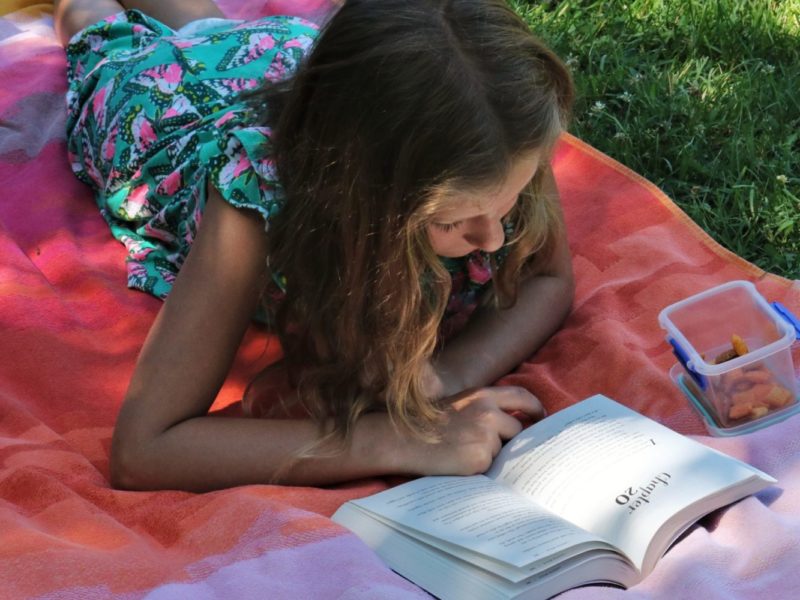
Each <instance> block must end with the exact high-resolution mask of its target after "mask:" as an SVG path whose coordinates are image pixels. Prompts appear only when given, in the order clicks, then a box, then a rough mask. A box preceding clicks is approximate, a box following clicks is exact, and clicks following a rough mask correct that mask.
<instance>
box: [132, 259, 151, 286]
mask: <svg viewBox="0 0 800 600" xmlns="http://www.w3.org/2000/svg"><path fill="white" fill-rule="evenodd" d="M127 267H128V287H133V288H141V287H142V286H143V285H144V284H145V283H146V282H147V269H146V268H145V266H144V265H143V264H141V263H138V262H136V261H132V260H129V261H128V264H127Z"/></svg>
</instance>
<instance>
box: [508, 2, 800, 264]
mask: <svg viewBox="0 0 800 600" xmlns="http://www.w3.org/2000/svg"><path fill="white" fill-rule="evenodd" d="M513 3H514V4H515V6H516V8H517V10H518V11H519V13H520V14H521V15H522V16H523V18H525V19H526V21H527V22H528V23H530V25H531V27H532V29H533V30H534V31H535V32H537V34H538V35H539V36H540V37H541V38H542V39H544V40H545V41H546V42H548V43H549V44H550V46H551V47H552V48H553V49H554V50H555V51H556V52H557V53H558V54H559V55H560V56H561V57H562V58H563V59H564V60H565V61H566V62H567V64H568V65H569V66H570V67H571V69H572V72H573V75H574V78H575V82H576V85H577V89H578V100H577V103H576V106H575V111H574V115H573V122H572V125H571V127H570V130H571V132H572V133H574V134H575V135H577V136H578V137H580V138H581V139H584V140H586V141H587V142H589V143H590V144H592V145H593V146H595V147H596V148H598V149H600V150H602V151H603V152H605V153H606V154H608V155H610V156H612V157H614V158H615V159H617V160H618V161H620V162H622V163H623V164H625V165H627V166H628V167H630V168H632V169H633V170H635V171H636V172H638V173H640V174H641V175H643V176H645V177H647V178H648V179H649V180H651V181H652V182H654V183H655V184H656V185H658V186H659V187H660V188H661V189H663V190H664V191H665V192H666V193H667V194H668V195H669V196H670V197H671V198H672V199H673V200H675V202H677V203H678V204H679V205H680V206H681V207H682V208H683V209H684V210H685V211H686V212H687V213H688V214H689V215H690V216H691V217H692V218H693V219H694V220H695V221H696V222H697V223H698V224H699V225H700V226H701V227H703V228H704V229H705V230H706V231H708V233H709V234H711V236H712V237H714V238H715V239H716V240H717V241H719V242H720V243H721V244H723V245H724V246H726V247H727V248H729V249H731V250H732V251H734V252H736V253H737V254H739V255H740V256H742V257H744V258H746V259H747V260H749V261H751V262H754V263H755V264H757V265H759V266H760V267H762V268H763V269H766V270H768V271H772V272H774V273H778V274H781V275H784V276H786V277H790V278H794V279H800V0H628V1H627V2H626V1H623V0H605V1H602V0H583V1H581V0H560V1H559V0H551V1H549V2H541V1H536V0H528V1H525V0H516V1H515V2H513Z"/></svg>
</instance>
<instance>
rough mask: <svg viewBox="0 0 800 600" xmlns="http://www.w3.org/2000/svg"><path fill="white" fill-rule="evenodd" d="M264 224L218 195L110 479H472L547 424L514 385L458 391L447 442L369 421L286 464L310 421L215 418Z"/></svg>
mask: <svg viewBox="0 0 800 600" xmlns="http://www.w3.org/2000/svg"><path fill="white" fill-rule="evenodd" d="M265 235H266V234H265V233H264V227H263V221H262V220H261V219H260V218H259V217H257V216H255V215H253V214H250V213H248V211H246V210H239V209H235V208H233V207H232V206H230V205H229V204H227V203H226V202H225V201H224V200H222V199H221V198H220V197H219V195H218V194H217V193H216V192H215V191H214V190H209V199H208V204H207V206H206V210H205V214H204V216H203V222H202V226H201V227H200V230H199V233H198V235H197V238H196V240H195V241H194V244H193V247H192V250H191V252H190V253H189V256H188V258H187V260H186V262H185V264H184V265H183V267H182V269H181V271H180V274H179V276H178V277H177V280H176V282H175V285H174V287H173V289H172V292H171V293H170V296H169V298H168V299H167V301H166V302H165V304H164V306H163V307H162V309H161V311H160V312H159V314H158V316H157V318H156V320H155V322H154V324H153V327H152V329H151V331H150V333H149V335H148V337H147V340H146V342H145V345H144V347H143V348H142V351H141V353H140V356H139V359H138V361H137V365H136V368H135V371H134V374H133V377H132V380H131V383H130V386H129V389H128V392H127V394H126V397H125V401H124V404H123V406H122V409H121V410H120V414H119V417H118V420H117V424H116V427H115V431H114V437H113V441H112V448H111V464H110V468H111V481H112V484H113V485H114V486H115V487H122V488H128V489H164V488H168V489H185V490H193V491H202V490H209V489H216V488H221V487H230V486H235V485H243V484H251V483H269V482H273V481H276V480H275V477H276V475H280V478H279V479H278V480H277V481H279V482H281V483H291V484H302V485H321V484H327V483H333V482H337V481H344V480H349V479H355V478H359V477H367V476H375V475H385V474H390V473H391V474H407V475H417V474H433V473H438V474H445V473H446V474H472V473H478V472H481V471H483V470H485V469H486V468H488V466H489V463H490V461H491V458H492V457H493V456H494V455H495V454H496V453H497V451H499V448H500V444H501V440H504V439H508V438H509V437H511V436H513V435H515V434H516V433H517V432H518V431H519V428H520V425H519V422H518V421H517V420H516V419H514V418H512V417H510V416H509V415H508V414H506V411H513V410H521V411H523V412H525V413H527V414H529V415H531V416H533V417H536V416H540V412H541V407H540V406H539V404H538V402H537V401H536V399H535V398H533V396H531V395H530V394H528V393H527V392H526V391H525V390H522V389H518V388H496V389H486V390H477V391H475V392H470V393H465V394H461V395H460V396H459V397H458V398H456V399H455V400H454V402H453V404H452V405H451V407H450V408H449V409H448V413H447V416H448V419H447V421H446V422H445V423H444V424H443V425H442V429H441V434H442V441H441V443H438V444H427V443H424V442H421V441H419V440H417V439H416V438H409V437H408V436H406V435H403V434H401V433H398V432H397V431H395V430H394V429H393V427H392V425H391V423H390V422H389V419H388V417H387V416H386V415H385V414H382V413H372V414H368V415H366V416H365V417H363V418H362V419H361V420H360V421H359V422H358V424H357V426H356V428H355V432H354V434H353V439H352V443H351V444H350V445H349V446H348V447H347V448H346V450H345V451H344V453H342V454H338V455H335V456H330V457H318V458H311V459H304V460H303V461H301V462H299V463H298V464H296V465H295V466H294V467H293V468H291V469H289V470H286V469H284V467H285V466H286V465H287V461H288V460H289V459H291V458H292V456H293V454H294V453H296V452H297V451H298V450H299V449H302V448H304V447H306V446H308V444H309V443H311V442H313V441H314V440H315V439H316V437H317V428H316V426H315V425H314V424H313V423H311V422H310V421H308V420H288V419H287V420H264V419H252V418H234V417H216V416H213V415H209V414H208V409H209V407H210V406H211V404H212V403H213V401H214V399H215V397H216V395H217V392H218V391H219V389H220V386H221V385H222V383H223V381H224V379H225V377H226V375H227V373H228V370H229V368H230V365H231V363H232V361H233V358H234V356H235V354H236V351H237V349H238V347H239V344H240V342H241V339H242V336H243V334H244V331H245V330H246V328H247V326H248V324H249V323H250V318H251V316H252V315H253V314H254V311H255V308H256V306H257V302H258V297H259V294H260V291H261V289H262V285H263V281H264V275H263V273H264V271H265V255H266V239H265Z"/></svg>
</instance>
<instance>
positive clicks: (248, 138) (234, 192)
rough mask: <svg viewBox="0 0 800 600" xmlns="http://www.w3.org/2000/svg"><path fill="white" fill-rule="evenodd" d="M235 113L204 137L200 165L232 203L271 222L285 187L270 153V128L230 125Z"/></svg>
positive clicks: (225, 117)
mask: <svg viewBox="0 0 800 600" xmlns="http://www.w3.org/2000/svg"><path fill="white" fill-rule="evenodd" d="M234 120H237V119H236V114H235V112H229V113H226V114H225V115H223V116H221V117H220V118H219V119H218V120H217V121H216V122H215V127H214V128H213V129H211V130H210V131H208V132H206V135H204V136H202V137H203V138H204V139H202V140H201V147H200V164H201V165H205V166H206V167H207V168H208V181H209V183H210V184H212V185H213V186H214V187H215V188H216V189H217V190H218V191H219V193H220V195H221V196H222V197H223V198H224V199H225V200H226V201H227V202H229V203H230V204H232V205H233V206H236V207H238V208H247V209H250V210H255V211H257V212H258V213H259V214H260V215H261V216H262V217H263V218H264V220H265V222H266V223H267V224H268V223H269V220H270V217H271V216H273V215H274V214H275V213H276V212H277V211H278V210H279V209H280V205H281V203H282V197H283V194H282V189H281V186H280V184H279V182H278V178H277V173H276V171H275V164H274V162H273V160H272V157H271V156H270V147H271V143H270V133H271V131H270V129H269V128H268V127H237V126H235V125H233V126H230V125H231V124H232V121H234Z"/></svg>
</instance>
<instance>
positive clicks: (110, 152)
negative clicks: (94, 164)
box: [100, 127, 119, 161]
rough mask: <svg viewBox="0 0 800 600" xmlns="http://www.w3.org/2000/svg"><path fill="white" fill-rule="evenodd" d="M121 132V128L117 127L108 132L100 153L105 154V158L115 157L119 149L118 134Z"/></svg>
mask: <svg viewBox="0 0 800 600" xmlns="http://www.w3.org/2000/svg"><path fill="white" fill-rule="evenodd" d="M118 133H119V129H118V128H117V127H115V128H114V129H111V130H110V131H109V132H108V135H107V136H106V139H105V140H103V144H102V145H101V146H100V153H101V155H102V156H103V159H104V160H109V161H110V160H111V159H112V158H114V152H115V151H116V149H117V134H118Z"/></svg>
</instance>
